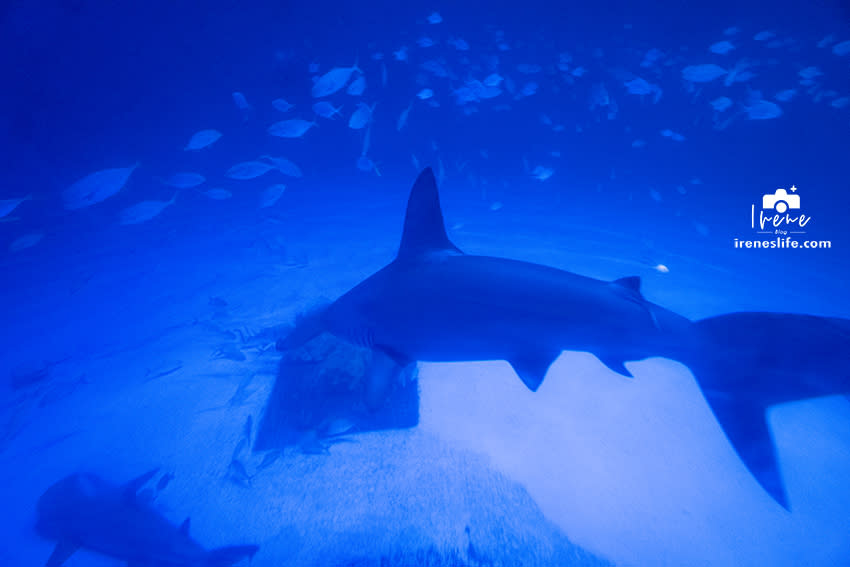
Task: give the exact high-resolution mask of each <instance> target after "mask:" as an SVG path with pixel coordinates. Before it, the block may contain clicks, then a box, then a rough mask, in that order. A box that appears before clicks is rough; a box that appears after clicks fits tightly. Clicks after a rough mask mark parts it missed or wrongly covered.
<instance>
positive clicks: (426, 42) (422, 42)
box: [416, 37, 434, 48]
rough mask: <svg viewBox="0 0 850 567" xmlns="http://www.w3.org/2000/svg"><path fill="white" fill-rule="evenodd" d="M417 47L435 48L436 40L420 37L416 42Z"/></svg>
mask: <svg viewBox="0 0 850 567" xmlns="http://www.w3.org/2000/svg"><path fill="white" fill-rule="evenodd" d="M416 45H418V46H419V47H422V48H428V47H433V46H434V40H433V39H431V38H430V37H420V38H419V39H417V40H416Z"/></svg>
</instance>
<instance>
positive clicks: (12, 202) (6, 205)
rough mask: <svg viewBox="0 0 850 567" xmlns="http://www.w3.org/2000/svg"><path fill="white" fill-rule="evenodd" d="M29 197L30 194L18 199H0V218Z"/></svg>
mask: <svg viewBox="0 0 850 567" xmlns="http://www.w3.org/2000/svg"><path fill="white" fill-rule="evenodd" d="M29 199H32V195H27V196H26V197H20V198H18V199H0V218H3V217H5V216H6V215H8V214H9V213H11V212H12V211H14V210H15V209H17V208H18V205H20V204H21V203H23V202H24V201H27V200H29Z"/></svg>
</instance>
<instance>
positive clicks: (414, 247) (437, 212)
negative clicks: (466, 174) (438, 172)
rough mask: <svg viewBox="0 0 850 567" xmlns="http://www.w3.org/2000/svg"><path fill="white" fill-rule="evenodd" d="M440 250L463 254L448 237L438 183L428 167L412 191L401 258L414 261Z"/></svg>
mask: <svg viewBox="0 0 850 567" xmlns="http://www.w3.org/2000/svg"><path fill="white" fill-rule="evenodd" d="M439 250H451V251H452V252H460V250H458V248H457V247H456V246H455V245H454V244H452V243H451V241H450V240H449V237H448V236H447V235H446V226H445V224H444V223H443V211H442V210H441V209H440V194H439V192H438V191H437V180H436V179H434V172H433V170H432V169H431V168H430V167H426V168H425V169H424V170H422V173H420V174H419V177H417V178H416V183H414V184H413V189H411V190H410V197H409V198H408V200H407V214H406V215H405V217H404V232H403V233H402V236H401V246H400V247H399V249H398V258H400V259H405V258H414V257H416V256H420V255H422V254H426V253H428V252H435V251H439Z"/></svg>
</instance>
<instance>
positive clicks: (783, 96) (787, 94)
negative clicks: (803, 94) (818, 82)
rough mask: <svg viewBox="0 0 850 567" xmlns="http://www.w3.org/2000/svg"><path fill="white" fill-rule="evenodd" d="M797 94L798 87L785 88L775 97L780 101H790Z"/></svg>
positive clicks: (774, 96)
mask: <svg viewBox="0 0 850 567" xmlns="http://www.w3.org/2000/svg"><path fill="white" fill-rule="evenodd" d="M796 95H797V89H785V90H784V91H779V92H778V93H776V94H775V95H773V98H775V99H776V100H778V101H779V102H788V101H789V100H791V99H792V98H794V97H795V96H796Z"/></svg>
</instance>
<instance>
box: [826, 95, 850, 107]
mask: <svg viewBox="0 0 850 567" xmlns="http://www.w3.org/2000/svg"><path fill="white" fill-rule="evenodd" d="M848 104H850V98H848V97H846V96H842V97H840V98H837V99H835V100H833V101H832V102H830V103H829V105H830V106H831V107H833V108H844V107H845V106H847V105H848Z"/></svg>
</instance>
